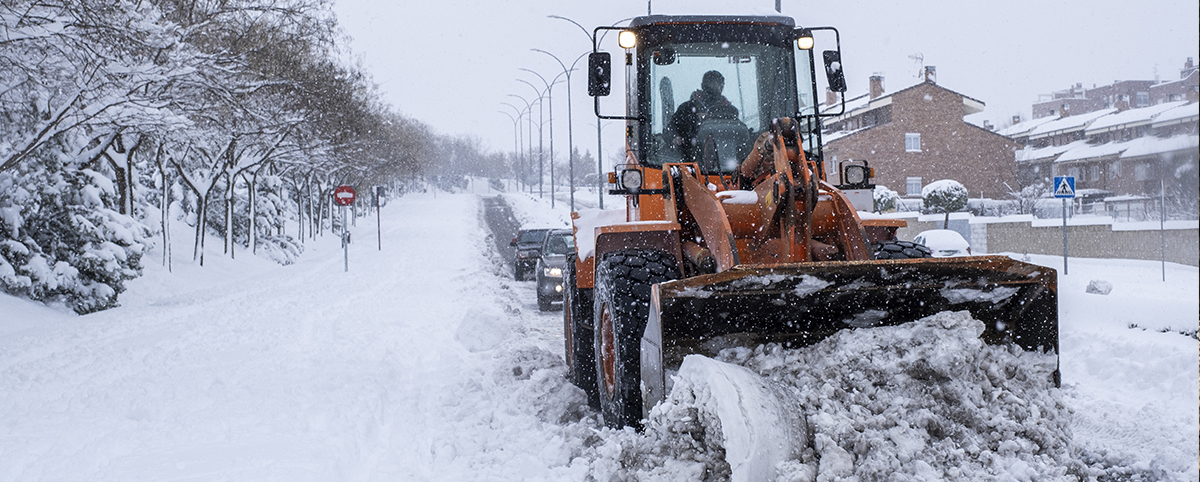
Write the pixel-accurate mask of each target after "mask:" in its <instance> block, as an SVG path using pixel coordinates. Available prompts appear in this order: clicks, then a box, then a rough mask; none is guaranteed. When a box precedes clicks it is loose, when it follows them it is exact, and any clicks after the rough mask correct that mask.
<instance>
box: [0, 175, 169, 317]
mask: <svg viewBox="0 0 1200 482" xmlns="http://www.w3.org/2000/svg"><path fill="white" fill-rule="evenodd" d="M114 196H115V192H114V188H113V185H112V182H111V181H110V180H109V179H108V178H107V177H105V176H103V175H100V174H99V173H96V172H95V171H92V170H90V169H82V168H78V167H75V166H72V165H71V163H69V162H68V163H60V162H58V161H49V162H44V163H43V162H27V163H24V164H23V165H22V166H20V167H19V168H18V169H13V170H9V171H5V172H0V290H3V291H4V292H6V293H9V294H13V295H17V296H24V297H28V298H30V299H33V300H38V301H44V302H49V303H62V304H65V305H66V306H68V307H70V308H71V309H72V310H74V311H75V312H77V313H80V314H84V313H91V312H94V311H98V310H103V309H106V308H110V307H112V306H115V305H116V304H117V295H118V294H120V293H121V292H122V291H124V290H125V284H124V283H125V281H128V280H130V279H133V278H135V277H137V276H139V275H140V274H141V256H142V253H143V250H144V249H145V246H146V239H147V238H148V236H149V230H148V229H147V228H146V226H144V225H142V224H141V223H140V222H138V221H136V220H134V219H133V218H131V217H129V216H126V215H123V214H120V213H118V212H117V211H115V210H113V209H111V208H110V206H112V205H113V198H114Z"/></svg>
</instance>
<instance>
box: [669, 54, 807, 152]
mask: <svg viewBox="0 0 1200 482" xmlns="http://www.w3.org/2000/svg"><path fill="white" fill-rule="evenodd" d="M789 45H790V44H789ZM651 55H653V56H654V57H653V58H654V59H655V60H654V61H651V62H648V64H649V68H650V75H649V76H648V77H647V80H648V81H649V82H650V85H649V86H647V87H648V88H647V89H646V91H647V93H648V95H647V97H648V98H649V99H648V100H649V102H650V106H649V107H650V108H649V109H648V113H649V116H648V117H649V119H648V120H649V126H650V129H651V132H650V138H649V141H650V145H649V146H648V147H649V149H647V156H646V157H647V158H646V159H645V161H646V163H647V164H649V165H653V166H661V165H663V164H664V163H668V162H681V161H682V162H699V163H700V164H701V168H702V169H704V170H705V171H707V172H717V171H720V172H733V171H734V170H735V169H737V164H738V163H739V162H740V161H741V160H742V159H744V158H745V156H746V155H747V154H748V153H749V151H750V148H751V146H752V145H753V143H754V140H755V139H756V138H757V137H758V135H759V134H761V133H762V132H763V131H765V130H766V129H767V128H768V127H769V126H770V122H771V120H772V119H775V118H780V117H794V116H795V115H796V114H797V113H800V114H812V113H813V110H812V109H813V105H814V103H813V99H812V96H813V94H812V92H813V87H812V84H811V80H810V79H811V78H812V75H811V73H810V66H811V60H810V57H809V55H810V54H809V52H808V51H806V50H798V49H795V48H791V49H788V48H784V47H781V46H773V45H764V44H761V43H743V42H693V43H677V44H664V45H661V46H659V47H657V48H656V49H654V52H652V53H651ZM795 78H799V81H800V83H801V85H800V86H796V85H795V82H794V81H793V79H795ZM706 79H707V80H706ZM718 82H719V83H721V84H723V85H722V86H721V88H719V89H714V88H713V84H716V83H718ZM797 87H799V88H797ZM807 147H808V146H806V148H807Z"/></svg>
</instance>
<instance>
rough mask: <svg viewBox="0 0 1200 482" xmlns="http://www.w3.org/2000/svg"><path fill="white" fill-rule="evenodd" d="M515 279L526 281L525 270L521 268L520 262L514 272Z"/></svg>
mask: <svg viewBox="0 0 1200 482" xmlns="http://www.w3.org/2000/svg"><path fill="white" fill-rule="evenodd" d="M513 279H515V280H517V281H525V270H524V269H522V268H521V262H520V261H517V266H516V269H514V270H513Z"/></svg>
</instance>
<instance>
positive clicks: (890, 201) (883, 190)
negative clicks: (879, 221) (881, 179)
mask: <svg viewBox="0 0 1200 482" xmlns="http://www.w3.org/2000/svg"><path fill="white" fill-rule="evenodd" d="M873 194H874V197H875V212H877V213H891V212H896V209H897V208H898V207H899V206H898V204H899V202H900V193H898V192H896V191H893V190H891V189H888V188H887V186H883V185H876V186H875V192H874V193H873Z"/></svg>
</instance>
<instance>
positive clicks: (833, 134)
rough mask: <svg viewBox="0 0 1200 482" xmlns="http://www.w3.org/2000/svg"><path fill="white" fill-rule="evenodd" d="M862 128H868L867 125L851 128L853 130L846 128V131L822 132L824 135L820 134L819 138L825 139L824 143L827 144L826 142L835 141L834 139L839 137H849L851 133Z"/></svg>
mask: <svg viewBox="0 0 1200 482" xmlns="http://www.w3.org/2000/svg"><path fill="white" fill-rule="evenodd" d="M864 129H869V127H864V128H862V129H853V130H848V131H837V132H830V133H828V134H824V135H822V136H821V139H822V140H823V141H825V143H826V144H828V143H830V142H833V141H836V140H838V139H841V138H843V137H849V136H851V135H853V134H856V133H858V132H859V131H862V130H864Z"/></svg>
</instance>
